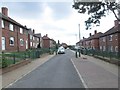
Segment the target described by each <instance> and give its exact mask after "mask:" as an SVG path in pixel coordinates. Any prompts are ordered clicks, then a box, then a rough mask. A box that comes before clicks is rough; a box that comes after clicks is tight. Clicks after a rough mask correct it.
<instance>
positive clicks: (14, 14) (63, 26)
mask: <svg viewBox="0 0 120 90" xmlns="http://www.w3.org/2000/svg"><path fill="white" fill-rule="evenodd" d="M72 5H73V0H68V1H66V0H58V1H57V0H49V1H48V0H34V1H30V0H28V1H24V0H21V1H20V0H17V1H15V0H11V2H8V1H7V0H4V2H2V3H0V8H1V7H7V8H8V16H9V17H11V18H12V19H14V20H15V21H17V22H19V23H20V24H22V25H26V26H27V27H28V28H31V29H34V30H35V33H41V35H42V36H44V35H46V34H48V37H50V38H51V39H54V40H55V41H56V42H57V41H58V40H59V41H60V43H67V44H71V45H75V43H76V42H78V41H79V27H78V24H80V38H81V39H82V38H83V37H85V38H87V37H89V33H92V34H94V30H97V32H102V33H104V32H106V31H107V30H109V29H110V28H112V27H113V26H114V20H115V17H114V15H113V14H112V13H110V14H109V15H108V16H107V17H104V18H102V19H101V24H100V27H93V28H92V29H91V30H86V29H85V28H86V27H85V23H84V21H85V20H87V18H88V15H87V14H79V13H78V11H77V10H75V9H74V8H72Z"/></svg>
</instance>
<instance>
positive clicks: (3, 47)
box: [2, 37, 5, 50]
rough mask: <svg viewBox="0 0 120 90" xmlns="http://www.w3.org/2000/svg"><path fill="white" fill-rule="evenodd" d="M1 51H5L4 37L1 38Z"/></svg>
mask: <svg viewBox="0 0 120 90" xmlns="http://www.w3.org/2000/svg"><path fill="white" fill-rule="evenodd" d="M2 50H5V37H2Z"/></svg>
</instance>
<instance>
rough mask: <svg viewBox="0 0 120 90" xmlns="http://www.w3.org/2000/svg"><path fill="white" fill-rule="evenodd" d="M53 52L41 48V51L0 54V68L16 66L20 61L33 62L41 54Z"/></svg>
mask: <svg viewBox="0 0 120 90" xmlns="http://www.w3.org/2000/svg"><path fill="white" fill-rule="evenodd" d="M53 52H54V50H53V49H47V48H41V49H31V50H27V51H24V52H12V53H4V52H2V54H0V61H1V65H0V68H4V67H8V66H10V65H12V64H16V63H18V62H20V61H22V60H26V59H30V60H34V59H36V58H40V56H41V55H42V54H45V53H50V54H52V53H53Z"/></svg>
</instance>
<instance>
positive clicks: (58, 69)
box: [8, 50, 84, 88]
mask: <svg viewBox="0 0 120 90" xmlns="http://www.w3.org/2000/svg"><path fill="white" fill-rule="evenodd" d="M72 57H75V55H74V53H73V52H71V51H70V50H66V53H65V54H60V55H56V56H54V57H53V58H51V59H50V60H48V61H47V62H46V63H44V64H42V65H41V66H39V67H38V68H37V69H35V70H33V71H32V72H31V73H29V74H27V75H26V76H24V77H23V78H21V79H20V80H18V81H17V82H15V83H13V84H12V85H11V86H10V87H8V88H84V86H83V84H82V81H81V80H80V78H79V76H78V74H77V71H76V70H75V68H74V66H73V64H72V62H71V60H70V59H71V58H72Z"/></svg>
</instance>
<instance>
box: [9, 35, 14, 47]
mask: <svg viewBox="0 0 120 90" xmlns="http://www.w3.org/2000/svg"><path fill="white" fill-rule="evenodd" d="M10 46H14V37H10Z"/></svg>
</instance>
